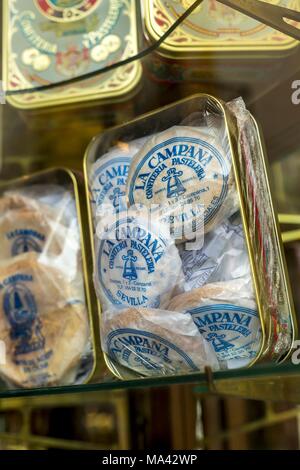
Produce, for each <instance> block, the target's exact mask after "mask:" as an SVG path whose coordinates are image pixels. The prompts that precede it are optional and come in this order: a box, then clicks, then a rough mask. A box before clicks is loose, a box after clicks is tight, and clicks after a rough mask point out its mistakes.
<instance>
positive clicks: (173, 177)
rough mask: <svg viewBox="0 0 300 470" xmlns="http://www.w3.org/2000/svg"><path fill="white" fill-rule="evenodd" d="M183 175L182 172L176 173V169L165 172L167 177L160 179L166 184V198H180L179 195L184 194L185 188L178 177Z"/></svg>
mask: <svg viewBox="0 0 300 470" xmlns="http://www.w3.org/2000/svg"><path fill="white" fill-rule="evenodd" d="M182 175H183V172H182V171H176V168H174V167H173V168H170V169H169V170H168V171H167V176H164V177H163V178H162V181H163V182H166V181H167V182H168V188H167V197H168V198H171V197H176V196H180V194H184V193H185V192H186V189H185V187H184V186H183V184H182V182H181V180H180V176H182Z"/></svg>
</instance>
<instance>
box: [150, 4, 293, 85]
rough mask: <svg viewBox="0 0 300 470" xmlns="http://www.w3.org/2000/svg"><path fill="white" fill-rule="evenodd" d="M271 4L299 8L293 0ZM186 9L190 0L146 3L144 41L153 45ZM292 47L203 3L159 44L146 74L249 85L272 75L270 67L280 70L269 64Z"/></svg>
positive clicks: (249, 20) (280, 37)
mask: <svg viewBox="0 0 300 470" xmlns="http://www.w3.org/2000/svg"><path fill="white" fill-rule="evenodd" d="M271 3H274V4H276V5H281V6H285V7H289V8H292V9H295V10H299V8H300V2H299V1H298V0H272V1H271ZM192 4H193V0H153V1H152V0H146V2H145V34H146V36H147V38H148V41H149V42H150V43H154V42H155V41H157V40H158V39H159V38H160V37H161V36H162V35H163V34H164V33H165V32H166V31H167V30H168V29H169V28H170V27H171V26H172V25H173V23H174V22H175V21H176V20H177V19H178V18H179V17H180V16H181V15H182V14H183V13H184V12H185V11H186V10H187V8H189V7H190V6H191V5H192ZM297 46H298V41H296V40H295V39H293V38H289V37H288V36H286V35H284V34H283V33H281V32H279V31H275V30H273V29H272V28H270V27H269V26H266V25H264V24H262V23H259V22H258V21H256V20H254V19H252V18H250V17H248V16H246V15H243V14H241V13H239V12H237V11H235V10H234V9H232V8H229V7H227V6H225V5H223V4H221V3H219V2H218V1H217V0H204V1H203V3H202V4H201V5H200V6H199V7H198V8H196V10H195V11H194V12H193V13H192V14H191V15H190V16H189V17H188V18H187V19H186V20H185V21H184V23H183V24H181V25H180V26H179V27H177V28H176V30H175V31H174V32H173V33H172V34H171V35H170V36H169V37H168V38H167V39H166V40H165V41H164V42H163V44H161V46H160V48H159V51H158V54H157V61H156V62H154V64H152V71H153V73H154V75H159V76H160V78H161V77H164V79H165V80H170V81H180V80H182V79H186V80H190V81H200V80H201V79H202V80H205V79H208V80H211V79H216V80H218V79H219V80H220V81H224V79H226V80H231V81H239V80H241V79H243V78H247V80H249V81H254V80H258V79H264V78H265V74H266V73H273V72H274V68H276V69H277V68H279V67H280V63H279V62H277V61H276V60H274V59H276V58H279V57H281V58H284V57H287V56H289V55H290V54H291V53H292V52H294V51H296V49H297ZM196 59H201V61H200V62H199V60H198V61H196ZM258 59H260V60H259V61H258ZM175 61H176V66H177V67H175V64H174V62H175ZM168 76H169V77H168Z"/></svg>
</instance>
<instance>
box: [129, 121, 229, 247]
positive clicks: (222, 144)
mask: <svg viewBox="0 0 300 470" xmlns="http://www.w3.org/2000/svg"><path fill="white" fill-rule="evenodd" d="M220 133H221V130H220V129H219V128H216V129H215V128H214V126H213V125H211V126H202V127H192V126H190V127H188V126H185V125H182V126H174V127H171V128H170V129H167V130H166V131H164V132H161V133H159V134H156V135H154V136H152V137H151V138H150V139H149V140H147V142H146V144H145V145H144V146H143V148H142V149H141V150H140V151H139V152H138V153H137V154H136V155H135V156H134V158H133V160H132V164H131V166H130V171H129V176H128V184H127V192H128V204H129V205H130V206H131V205H134V204H144V205H145V206H147V207H149V209H152V208H151V206H153V205H156V206H157V207H158V210H159V211H160V213H161V215H162V216H165V217H166V218H167V219H168V218H169V221H170V225H171V226H172V232H173V233H175V235H176V236H175V238H176V239H177V241H178V242H180V241H182V239H183V240H185V239H190V238H191V237H192V236H193V235H195V233H196V232H197V230H200V229H201V227H204V231H205V232H208V231H209V230H211V229H213V228H214V227H215V226H216V225H217V224H219V223H220V221H222V220H224V219H225V218H227V217H229V216H230V215H231V214H232V213H234V212H235V211H236V210H237V209H238V199H237V196H236V188H235V180H234V174H233V170H232V163H231V159H230V150H229V148H228V143H226V141H225V140H224V141H223V140H222V139H221V138H220ZM232 200H234V204H232ZM157 207H156V208H155V209H154V210H157ZM152 210H153V209H152ZM179 233H181V234H182V236H181V239H180V238H179V236H178V234H179Z"/></svg>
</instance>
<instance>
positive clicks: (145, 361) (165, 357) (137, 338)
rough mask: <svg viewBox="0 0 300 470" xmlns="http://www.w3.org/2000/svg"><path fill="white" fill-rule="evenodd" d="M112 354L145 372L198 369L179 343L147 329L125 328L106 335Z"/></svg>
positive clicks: (110, 353) (149, 373)
mask: <svg viewBox="0 0 300 470" xmlns="http://www.w3.org/2000/svg"><path fill="white" fill-rule="evenodd" d="M106 351H107V353H108V355H109V357H110V358H111V359H113V360H115V361H117V362H119V363H120V364H122V365H124V366H126V367H129V368H130V369H134V370H136V371H137V372H140V373H141V374H144V375H164V374H175V373H180V372H182V371H184V372H197V370H198V368H197V366H196V365H195V364H194V362H193V361H192V359H191V358H190V357H189V356H188V355H187V354H186V353H185V352H184V351H183V350H182V349H180V348H179V347H178V346H176V345H175V344H173V343H171V342H170V341H168V340H167V339H165V338H162V337H161V336H158V335H156V334H154V333H151V332H148V331H141V330H137V329H132V328H123V329H117V330H114V331H112V332H111V333H110V334H108V336H107V338H106Z"/></svg>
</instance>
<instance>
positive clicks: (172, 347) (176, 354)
mask: <svg viewBox="0 0 300 470" xmlns="http://www.w3.org/2000/svg"><path fill="white" fill-rule="evenodd" d="M101 342H102V348H103V350H104V351H105V352H106V353H107V354H108V356H109V357H110V358H111V359H112V360H113V361H117V362H119V363H120V364H122V365H123V366H125V367H127V368H129V369H132V370H134V371H135V372H137V373H138V374H140V375H144V376H162V375H163V376H168V375H180V374H185V373H192V372H197V371H203V370H204V368H205V367H206V366H209V367H211V368H212V369H213V370H218V369H219V364H218V361H217V359H216V355H215V353H214V351H213V349H212V348H211V346H210V345H209V344H208V343H207V342H206V341H205V339H204V338H203V337H202V336H201V335H200V334H199V332H198V329H197V328H196V327H195V325H194V322H193V321H192V318H191V316H190V315H188V314H180V313H177V312H170V311H164V310H159V309H148V308H147V309H143V308H139V309H126V310H121V311H115V310H111V311H108V312H106V313H105V314H104V315H103V316H102V322H101Z"/></svg>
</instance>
